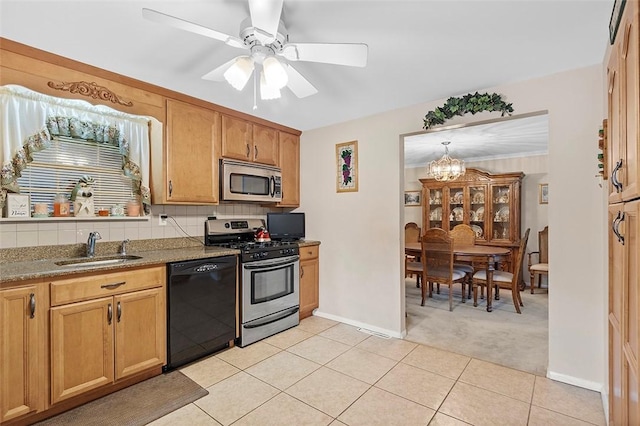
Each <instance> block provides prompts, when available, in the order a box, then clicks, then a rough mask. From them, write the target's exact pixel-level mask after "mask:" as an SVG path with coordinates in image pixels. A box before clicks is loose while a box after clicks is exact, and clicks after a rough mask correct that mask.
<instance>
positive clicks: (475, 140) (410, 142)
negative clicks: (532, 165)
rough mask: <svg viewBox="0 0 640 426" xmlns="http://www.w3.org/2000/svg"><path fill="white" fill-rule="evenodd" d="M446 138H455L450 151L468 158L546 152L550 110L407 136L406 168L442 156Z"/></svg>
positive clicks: (476, 159) (482, 158) (486, 158)
mask: <svg viewBox="0 0 640 426" xmlns="http://www.w3.org/2000/svg"><path fill="white" fill-rule="evenodd" d="M444 141H449V142H451V143H450V144H449V155H450V156H451V157H453V158H458V159H461V160H464V161H480V160H491V159H498V158H510V157H523V156H530V155H543V154H547V152H548V142H549V118H548V116H547V114H546V113H543V114H538V115H533V116H532V115H531V114H526V115H522V116H517V115H514V116H511V117H505V118H499V119H495V120H487V121H484V122H479V123H477V124H476V123H474V124H472V125H467V126H460V125H456V126H444V127H442V128H440V129H436V130H431V131H428V132H422V133H420V134H414V135H410V136H405V137H404V166H405V168H410V167H424V166H425V165H426V164H428V163H429V161H433V160H437V159H439V158H441V157H442V156H443V155H444V146H442V142H444Z"/></svg>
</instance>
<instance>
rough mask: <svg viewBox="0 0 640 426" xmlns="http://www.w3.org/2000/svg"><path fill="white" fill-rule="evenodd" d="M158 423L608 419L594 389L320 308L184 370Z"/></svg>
mask: <svg viewBox="0 0 640 426" xmlns="http://www.w3.org/2000/svg"><path fill="white" fill-rule="evenodd" d="M181 371H182V372H183V373H184V374H186V375H187V376H189V377H190V378H191V379H192V380H194V381H195V382H197V383H199V384H200V385H201V386H203V387H205V388H206V389H207V390H208V391H209V395H207V396H205V397H203V398H201V399H199V400H197V401H195V402H194V403H192V404H189V405H187V406H185V407H183V408H181V409H179V410H176V411H174V412H172V413H170V414H168V415H166V416H165V417H162V418H160V419H158V420H156V421H155V422H153V423H151V424H152V425H154V426H160V425H220V424H221V425H231V424H233V425H278V426H281V425H332V426H338V425H352V426H355V425H367V426H369V425H465V424H471V425H562V426H565V425H594V424H595V425H604V424H605V418H604V411H603V408H602V400H601V397H600V394H599V393H597V392H593V391H589V390H585V389H582V388H578V387H575V386H570V385H567V384H564V383H559V382H555V381H553V380H549V379H547V378H545V377H540V376H535V375H533V374H530V373H525V372H522V371H518V370H513V369H510V368H507V367H502V366H499V365H496V364H491V363H488V362H486V361H481V360H478V359H474V358H469V357H467V356H463V355H459V354H455V353H451V352H446V351H443V350H440V349H435V348H432V347H429V346H424V345H419V344H416V343H412V342H408V341H405V340H400V339H384V338H380V337H377V336H372V335H369V334H366V333H363V332H360V331H358V330H357V329H356V328H355V327H351V326H349V325H346V324H341V323H337V322H334V321H330V320H327V319H324V318H320V317H310V318H307V319H305V320H303V321H301V323H300V325H299V326H298V327H295V328H293V329H290V330H287V331H285V332H282V333H280V334H278V335H275V336H272V337H270V338H268V339H265V340H263V341H261V342H258V343H254V344H253V345H250V346H248V347H246V348H237V347H236V348H231V349H228V350H225V351H224V352H220V353H218V354H216V355H213V356H211V357H209V358H206V359H203V360H200V361H198V362H195V363H193V364H191V365H188V366H186V367H184V368H182V369H181Z"/></svg>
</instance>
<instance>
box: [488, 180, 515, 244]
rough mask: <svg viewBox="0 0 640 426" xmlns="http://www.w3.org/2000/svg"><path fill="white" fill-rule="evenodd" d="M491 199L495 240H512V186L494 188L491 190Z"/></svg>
mask: <svg viewBox="0 0 640 426" xmlns="http://www.w3.org/2000/svg"><path fill="white" fill-rule="evenodd" d="M491 197H492V207H493V208H492V214H493V239H494V240H511V239H512V236H511V226H510V225H511V218H510V217H509V215H510V211H509V201H510V198H511V193H510V186H509V185H497V186H493V187H492V188H491Z"/></svg>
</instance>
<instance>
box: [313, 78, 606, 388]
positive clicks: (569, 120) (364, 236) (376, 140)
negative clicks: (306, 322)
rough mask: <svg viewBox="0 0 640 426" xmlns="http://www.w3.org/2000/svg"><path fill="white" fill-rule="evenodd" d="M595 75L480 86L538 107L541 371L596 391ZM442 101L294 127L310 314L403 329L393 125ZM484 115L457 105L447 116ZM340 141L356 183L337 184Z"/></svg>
mask: <svg viewBox="0 0 640 426" xmlns="http://www.w3.org/2000/svg"><path fill="white" fill-rule="evenodd" d="M602 84H603V76H602V67H601V66H600V65H597V66H592V67H587V68H582V69H577V70H571V71H567V72H563V73H559V74H554V75H551V76H547V77H543V78H539V79H535V80H528V81H525V82H520V83H514V84H508V85H503V86H498V87H494V88H488V89H486V90H487V91H488V92H496V93H500V94H502V95H503V96H504V97H505V99H506V100H507V101H508V102H512V103H513V106H514V109H515V112H516V113H517V114H524V113H528V112H535V111H540V110H547V111H548V112H549V156H548V172H549V173H548V183H549V188H550V198H549V199H550V203H549V211H548V219H549V227H550V228H551V229H554V232H552V233H551V235H550V257H551V264H550V268H551V270H552V271H553V273H552V278H551V283H550V290H549V328H550V332H549V367H548V371H549V376H550V377H552V378H556V379H559V380H563V381H566V382H570V383H574V384H577V385H580V386H584V387H588V388H591V389H597V390H601V386H602V384H603V383H604V380H605V376H606V374H605V373H606V371H605V360H604V354H605V351H604V350H603V346H606V340H605V324H606V322H605V320H606V318H605V315H604V312H605V310H604V304H606V299H604V298H603V297H602V296H603V291H602V288H603V287H606V280H605V277H604V268H605V266H604V264H605V262H606V247H604V246H603V245H602V238H601V236H602V233H603V231H602V228H603V226H604V215H603V209H602V205H601V204H602V189H601V188H600V187H599V186H598V181H597V179H596V178H594V174H595V170H596V169H595V167H596V165H595V163H596V155H597V131H598V127H599V125H600V124H601V122H602V118H603V117H604V111H603V105H604V99H603V90H602ZM482 91H483V90H482ZM444 102H445V99H440V100H436V101H432V102H428V103H424V104H421V105H416V106H413V107H408V108H403V109H399V110H394V111H390V112H387V113H384V114H379V115H376V116H371V117H366V118H363V119H359V120H354V121H350V122H346V123H342V124H338V125H334V126H330V127H325V128H321V129H315V130H312V131H307V132H304V133H303V134H302V139H301V141H302V143H301V173H302V182H301V185H302V186H301V194H302V195H301V208H300V210H302V211H305V212H306V213H307V214H308V220H307V224H308V225H307V226H308V237H309V238H313V239H318V240H321V241H322V246H321V256H320V308H319V313H320V314H321V315H327V316H331V317H334V318H339V319H342V320H345V321H347V322H351V323H354V324H363V325H367V326H368V327H369V328H372V329H377V330H386V331H388V332H389V333H390V334H394V335H400V334H401V333H403V332H404V285H403V277H402V259H403V248H402V237H403V232H402V230H403V226H404V222H405V218H404V217H403V216H404V207H403V197H404V183H403V180H404V166H403V150H402V146H401V142H400V138H399V135H401V134H405V133H411V132H416V131H420V130H421V129H422V123H423V117H424V115H425V114H426V112H427V111H429V110H432V109H434V108H435V107H436V106H440V105H442V104H443V103H444ZM494 117H495V114H490V113H482V114H477V115H476V116H473V115H466V116H464V117H459V118H457V119H452V120H450V121H448V122H447V123H446V125H450V124H457V123H468V122H474V121H480V120H484V119H488V118H494ZM351 140H358V149H359V156H360V158H359V179H360V180H359V185H360V189H359V191H358V192H356V193H336V190H335V186H336V185H335V179H336V159H335V144H337V143H341V142H347V141H351ZM525 312H526V311H525ZM525 314H526V313H525ZM452 315H455V311H454V312H453V313H452ZM487 315H490V314H487ZM514 315H515V314H514Z"/></svg>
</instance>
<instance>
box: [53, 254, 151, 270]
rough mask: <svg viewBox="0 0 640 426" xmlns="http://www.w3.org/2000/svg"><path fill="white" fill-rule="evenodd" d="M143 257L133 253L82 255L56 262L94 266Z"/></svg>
mask: <svg viewBox="0 0 640 426" xmlns="http://www.w3.org/2000/svg"><path fill="white" fill-rule="evenodd" d="M136 259H142V256H135V255H131V254H127V255H114V256H101V257H82V258H76V259H70V260H61V261H60V262H55V263H56V265H58V266H64V267H83V268H84V267H93V266H107V265H113V264H117V263H124V262H126V261H127V260H136Z"/></svg>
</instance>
